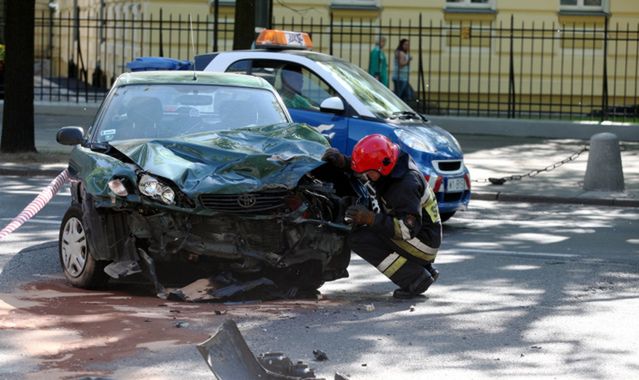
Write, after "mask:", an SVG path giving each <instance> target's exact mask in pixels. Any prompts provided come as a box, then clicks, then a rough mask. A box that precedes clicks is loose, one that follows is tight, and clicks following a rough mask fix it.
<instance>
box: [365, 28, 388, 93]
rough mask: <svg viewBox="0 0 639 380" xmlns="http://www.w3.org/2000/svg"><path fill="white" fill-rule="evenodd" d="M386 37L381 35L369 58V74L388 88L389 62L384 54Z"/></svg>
mask: <svg viewBox="0 0 639 380" xmlns="http://www.w3.org/2000/svg"><path fill="white" fill-rule="evenodd" d="M384 46H386V37H384V36H382V35H379V36H377V38H376V41H375V45H374V46H373V49H372V50H371V53H370V56H369V64H368V73H369V74H370V75H372V76H374V77H375V79H377V80H378V81H380V82H382V83H383V84H384V86H386V87H388V62H387V61H386V54H385V53H384Z"/></svg>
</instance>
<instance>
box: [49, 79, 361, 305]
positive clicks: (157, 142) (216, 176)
mask: <svg viewBox="0 0 639 380" xmlns="http://www.w3.org/2000/svg"><path fill="white" fill-rule="evenodd" d="M57 139H58V142H59V143H61V144H66V145H76V147H75V148H74V150H73V151H72V153H71V158H70V162H69V173H70V178H71V193H72V204H71V206H70V208H69V210H68V211H67V213H66V214H65V216H64V218H63V221H62V225H61V229H60V240H59V249H60V261H61V263H62V268H63V270H64V274H65V276H66V278H67V279H68V281H69V282H71V284H73V285H74V286H78V287H82V288H95V287H99V286H102V285H104V284H105V283H106V282H107V280H108V279H109V278H110V277H111V278H116V279H119V278H123V277H126V276H130V275H133V274H136V273H142V274H144V275H146V277H147V278H148V279H149V280H150V281H151V282H152V283H153V285H154V286H155V290H156V293H157V294H158V295H159V296H161V297H175V298H179V299H184V300H215V299H224V298H228V297H233V296H235V295H237V294H243V293H246V292H258V293H259V292H267V293H268V294H269V295H270V296H275V297H280V296H282V297H283V296H296V295H298V294H299V292H300V291H304V292H307V291H310V292H314V291H315V290H316V289H318V288H319V287H320V286H321V285H322V284H323V283H324V282H325V281H330V280H335V279H338V278H341V277H345V276H347V275H348V272H347V271H346V268H347V266H348V263H349V259H350V250H349V248H348V246H347V244H346V236H347V233H348V230H349V227H348V226H347V225H346V224H345V223H344V211H345V209H346V208H347V207H348V206H350V205H351V204H353V203H355V202H366V201H367V199H368V198H367V192H366V187H365V186H364V185H362V183H360V182H359V181H358V180H357V179H355V178H350V177H348V176H347V175H346V174H344V173H341V172H338V171H335V170H334V169H333V168H332V167H331V166H330V165H325V164H324V163H323V162H322V161H321V156H322V154H323V153H324V151H325V150H326V148H328V147H329V146H330V145H329V142H328V141H327V140H326V138H325V137H324V136H323V135H322V134H320V133H319V132H317V131H316V130H315V129H313V128H311V127H309V126H307V125H305V124H293V123H291V119H290V116H289V114H288V112H287V111H286V108H285V106H284V105H283V103H282V100H281V99H280V97H279V96H278V95H277V93H276V92H275V91H274V90H273V88H272V87H271V85H270V84H268V83H267V82H266V81H265V80H263V79H260V78H257V77H251V76H244V75H234V74H214V73H194V72H180V71H171V72H142V73H128V74H123V75H122V76H120V77H119V78H118V80H117V81H116V83H115V84H114V86H113V88H112V89H111V91H110V93H109V94H108V96H107V98H106V99H105V101H104V103H103V104H102V106H101V107H100V110H99V111H98V114H97V116H96V119H95V122H94V123H93V125H92V126H91V127H89V129H88V131H87V132H86V133H85V131H84V130H83V129H82V128H80V127H65V128H62V129H60V131H59V132H58V135H57ZM167 268H168V270H167ZM192 281H194V282H192ZM169 282H170V283H171V285H175V286H174V287H169V286H167V283H169ZM191 282H192V283H191ZM189 283H190V285H188V286H187V287H186V288H181V287H182V286H184V285H187V284H189Z"/></svg>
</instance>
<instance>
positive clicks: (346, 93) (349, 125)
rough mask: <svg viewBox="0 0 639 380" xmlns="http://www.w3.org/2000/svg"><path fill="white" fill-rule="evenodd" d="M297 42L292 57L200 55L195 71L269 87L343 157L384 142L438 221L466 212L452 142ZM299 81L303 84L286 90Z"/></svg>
mask: <svg viewBox="0 0 639 380" xmlns="http://www.w3.org/2000/svg"><path fill="white" fill-rule="evenodd" d="M286 33H290V32H286ZM289 40H290V38H289ZM300 40H302V39H301V38H296V39H295V42H296V46H295V47H296V48H295V49H290V48H288V49H282V47H281V46H276V44H275V43H273V42H267V43H266V44H262V46H267V47H266V48H258V49H254V50H245V51H230V52H220V53H211V54H205V55H200V56H197V57H196V58H195V68H196V70H204V71H213V72H232V73H241V74H249V75H255V76H259V77H261V78H264V79H266V80H267V81H268V82H270V83H271V84H272V85H273V86H274V87H275V89H276V90H278V92H279V94H280V96H281V97H282V99H283V100H284V103H285V104H286V105H287V108H288V110H289V112H290V114H291V116H292V118H293V121H295V122H299V123H306V124H308V125H311V126H313V127H315V128H317V129H318V130H319V131H320V132H322V133H323V134H324V135H326V136H327V137H328V138H329V139H330V141H331V145H333V146H334V147H335V148H338V149H339V150H340V151H342V152H344V153H346V154H351V151H352V149H353V146H354V145H355V143H357V141H359V139H361V138H362V137H364V136H366V135H369V134H372V133H380V134H383V135H385V136H388V137H389V138H390V139H391V140H393V141H394V142H396V143H397V144H399V146H400V147H401V148H402V149H403V150H405V151H407V152H408V153H410V155H411V156H412V157H413V158H414V159H415V161H416V162H417V164H418V166H419V167H420V169H421V171H422V172H423V173H424V177H425V178H426V180H427V181H428V182H429V183H430V185H431V187H432V188H433V191H434V192H435V193H436V195H437V202H438V204H439V211H440V214H441V217H442V220H447V219H449V218H450V217H452V216H453V215H454V214H455V212H456V211H458V210H460V209H464V208H465V207H466V206H467V205H468V202H469V200H470V175H469V172H468V169H467V168H466V166H465V165H464V155H463V153H462V149H461V147H460V145H459V143H458V142H457V140H456V139H455V138H454V137H453V136H452V135H451V134H450V133H448V132H447V131H445V130H444V129H442V128H440V127H438V126H436V125H433V124H432V123H431V122H430V121H428V120H427V119H426V118H425V117H424V116H423V115H420V114H418V113H416V112H415V111H414V110H413V109H411V108H410V107H409V106H408V105H407V104H406V103H404V102H403V101H402V100H401V99H399V98H398V97H397V96H396V95H395V94H394V93H393V92H392V91H391V90H389V89H388V88H387V87H385V86H384V85H382V84H381V83H380V82H379V81H377V80H376V79H375V78H373V77H372V76H370V75H369V74H368V73H367V72H365V71H364V70H362V69H361V68H359V67H357V66H356V65H353V64H351V63H348V62H345V61H343V60H341V59H338V58H335V57H332V56H330V55H326V54H321V53H317V52H313V51H310V50H305V49H300V48H299V47H300V46H299V41H300ZM259 41H260V40H259V38H258V42H259ZM258 47H259V44H258ZM296 75H297V76H298V77H300V78H302V79H299V80H294V82H297V83H296V84H295V85H294V86H291V85H290V82H291V78H293V79H295V76H296ZM302 82H303V83H302ZM295 86H296V87H297V88H296V89H291V87H295Z"/></svg>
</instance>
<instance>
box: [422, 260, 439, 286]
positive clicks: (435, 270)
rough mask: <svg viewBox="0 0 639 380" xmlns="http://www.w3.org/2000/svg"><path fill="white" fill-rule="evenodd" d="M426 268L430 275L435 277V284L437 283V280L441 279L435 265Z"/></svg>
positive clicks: (428, 265) (427, 265)
mask: <svg viewBox="0 0 639 380" xmlns="http://www.w3.org/2000/svg"><path fill="white" fill-rule="evenodd" d="M424 268H426V270H427V271H428V273H430V275H431V276H432V277H433V282H435V281H437V279H438V278H439V271H438V270H437V268H435V267H434V266H433V264H426V266H425V267H424Z"/></svg>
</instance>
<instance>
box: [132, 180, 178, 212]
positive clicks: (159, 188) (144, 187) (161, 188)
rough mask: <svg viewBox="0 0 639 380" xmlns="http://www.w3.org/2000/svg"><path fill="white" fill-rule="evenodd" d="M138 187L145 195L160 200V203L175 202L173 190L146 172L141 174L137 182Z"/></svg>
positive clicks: (169, 203) (168, 203)
mask: <svg viewBox="0 0 639 380" xmlns="http://www.w3.org/2000/svg"><path fill="white" fill-rule="evenodd" d="M138 189H140V192H141V193H142V194H144V195H146V196H147V197H151V198H153V199H155V200H159V201H162V203H165V204H167V205H172V204H175V192H174V191H173V189H171V187H169V186H167V185H165V184H163V183H162V182H160V181H159V180H158V179H157V178H155V177H152V176H150V175H148V174H143V175H142V177H141V178H140V182H139V183H138Z"/></svg>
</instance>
